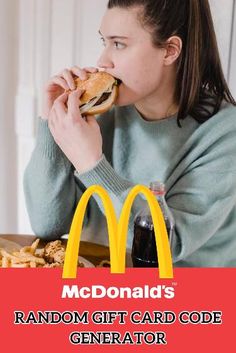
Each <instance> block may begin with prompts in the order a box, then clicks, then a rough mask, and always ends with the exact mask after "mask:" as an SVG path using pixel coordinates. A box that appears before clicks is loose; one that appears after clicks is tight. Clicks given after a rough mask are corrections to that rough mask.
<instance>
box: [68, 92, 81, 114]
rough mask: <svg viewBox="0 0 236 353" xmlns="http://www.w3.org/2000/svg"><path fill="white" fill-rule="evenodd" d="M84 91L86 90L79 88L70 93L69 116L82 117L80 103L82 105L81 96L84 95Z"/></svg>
mask: <svg viewBox="0 0 236 353" xmlns="http://www.w3.org/2000/svg"><path fill="white" fill-rule="evenodd" d="M83 92H84V90H81V89H77V90H76V91H73V92H71V93H70V95H69V97H68V102H67V106H68V115H69V116H71V117H80V118H81V113H80V109H79V105H80V97H81V96H82V94H83Z"/></svg>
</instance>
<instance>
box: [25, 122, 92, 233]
mask: <svg viewBox="0 0 236 353" xmlns="http://www.w3.org/2000/svg"><path fill="white" fill-rule="evenodd" d="M83 188H84V187H83V185H81V184H80V182H79V181H78V179H76V178H75V176H74V167H73V166H72V164H71V163H70V162H69V160H68V159H67V158H66V156H65V155H64V154H63V152H62V151H61V149H60V148H59V147H58V146H57V144H56V143H55V142H54V139H53V137H52V135H51V133H50V130H49V128H48V125H47V121H43V120H42V119H39V125H38V133H37V140H36V146H35V149H34V151H33V154H32V156H31V159H30V162H29V164H28V166H27V168H26V170H25V173H24V193H25V200H26V206H27V211H28V214H29V218H30V222H31V226H32V229H33V231H34V232H35V234H37V236H39V237H41V238H45V239H56V238H58V237H60V236H62V235H63V234H65V233H68V232H69V229H70V225H71V222H72V218H73V215H74V211H75V208H76V205H77V202H78V200H79V198H80V196H81V194H82V192H83V191H84V190H83ZM87 212H88V211H87ZM86 222H87V215H86V217H85V223H86Z"/></svg>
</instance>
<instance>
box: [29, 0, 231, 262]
mask: <svg viewBox="0 0 236 353" xmlns="http://www.w3.org/2000/svg"><path fill="white" fill-rule="evenodd" d="M100 34H101V37H102V42H103V44H104V50H103V52H102V54H101V56H100V58H99V60H98V67H99V68H102V69H103V70H105V71H106V72H108V73H110V74H112V75H113V76H115V77H117V78H119V79H120V80H121V81H122V84H121V86H120V90H119V97H118V100H117V102H116V107H115V108H114V109H112V110H111V111H109V112H108V113H105V114H103V115H101V116H99V117H98V119H97V121H96V120H95V119H94V118H93V117H87V119H85V120H84V119H82V117H81V114H80V111H79V108H78V99H79V97H80V96H81V94H82V93H83V92H81V91H79V90H75V86H74V82H73V76H74V75H77V76H79V77H80V78H82V79H83V78H86V72H92V71H96V69H95V68H87V69H84V70H82V69H80V68H78V67H74V68H72V69H71V70H63V71H62V72H61V74H59V75H58V76H55V77H53V78H52V79H51V80H50V81H49V83H48V85H47V87H46V90H45V104H44V113H43V119H41V120H40V122H39V131H38V138H37V144H36V147H35V150H34V152H33V155H32V158H31V161H30V163H29V165H28V167H27V170H26V173H25V182H24V185H25V195H26V201H27V205H28V211H29V215H30V219H31V223H32V227H33V229H34V231H35V233H36V234H37V235H39V236H41V237H44V238H46V237H47V238H56V237H59V236H61V235H62V234H63V233H68V231H69V227H70V224H71V221H72V217H73V214H74V211H75V208H76V205H77V203H78V201H79V199H80V196H81V194H82V193H83V191H84V190H85V189H86V188H87V187H89V186H90V185H93V184H100V185H102V186H103V187H104V188H106V189H107V191H108V192H109V194H110V196H111V197H112V199H113V204H114V206H115V208H116V211H117V215H118V214H119V212H120V210H121V207H122V204H123V201H124V199H125V197H126V196H127V194H128V192H129V190H130V189H131V188H132V187H133V186H134V185H135V184H139V183H141V184H146V185H149V183H150V182H151V181H155V180H161V181H163V182H164V183H165V185H166V189H167V194H166V200H167V203H168V205H169V208H170V209H171V211H172V213H173V215H174V218H175V223H176V229H175V233H174V236H173V254H172V256H173V261H174V263H175V266H179V267H181V266H197V267H201V266H203V267H214V266H222V267H224V266H226V267H231V266H236V237H235V231H236V165H235V157H236V138H235V136H236V116H235V115H236V108H235V107H234V106H235V105H236V103H235V101H234V99H233V97H232V96H231V93H230V91H229V88H228V86H227V84H226V81H225V79H224V76H223V73H222V68H221V64H220V59H219V53H218V49H217V44H216V38H215V33H214V28H213V23H212V18H211V13H210V9H209V4H208V1H207V0H200V1H199V0H191V1H188V0H186V1H183V0H178V1H171V0H165V1H164V0H130V1H122V0H110V1H109V2H108V9H107V11H106V13H105V15H104V17H103V19H102V23H101V27H100ZM68 89H71V90H73V92H72V93H71V94H68V93H67V92H66V93H65V90H68ZM67 106H68V109H67ZM144 202H145V201H144V200H142V199H141V198H138V200H137V202H136V204H135V206H134V209H133V214H132V216H131V219H130V232H129V245H131V242H132V224H133V221H134V215H135V212H136V211H137V209H138V208H139V207H142V205H143V203H144ZM85 228H86V229H88V230H89V232H88V233H89V234H90V238H88V235H85V237H86V239H87V240H93V241H95V242H102V243H106V242H107V236H106V221H105V217H104V216H103V209H102V205H101V203H100V201H99V200H97V199H96V200H95V198H94V199H93V200H91V202H90V207H89V209H88V211H87V217H86V227H85Z"/></svg>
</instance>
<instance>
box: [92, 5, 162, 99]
mask: <svg viewBox="0 0 236 353" xmlns="http://www.w3.org/2000/svg"><path fill="white" fill-rule="evenodd" d="M137 14H138V8H132V9H128V10H127V9H121V8H118V7H115V8H112V9H109V10H107V11H106V13H105V15H104V17H103V19H102V23H101V27H100V34H101V37H102V42H103V44H104V50H103V52H102V54H101V56H100V58H99V60H98V66H99V67H100V68H104V69H105V71H106V72H108V73H110V74H111V75H113V76H115V77H117V78H119V79H120V80H121V81H122V84H121V86H120V89H119V97H118V100H117V102H116V104H117V105H128V104H134V103H137V102H142V101H143V100H146V99H148V98H151V97H152V96H156V95H157V92H158V90H159V89H160V86H161V82H162V78H163V74H164V62H163V60H164V56H165V50H164V49H160V48H155V47H154V46H153V45H152V42H151V34H150V32H148V30H146V29H144V28H143V27H142V26H141V24H140V22H139V21H138V18H137Z"/></svg>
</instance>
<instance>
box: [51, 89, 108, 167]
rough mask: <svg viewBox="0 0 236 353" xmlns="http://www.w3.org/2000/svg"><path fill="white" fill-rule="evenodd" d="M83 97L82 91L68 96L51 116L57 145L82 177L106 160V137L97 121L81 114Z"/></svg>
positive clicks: (75, 91)
mask: <svg viewBox="0 0 236 353" xmlns="http://www.w3.org/2000/svg"><path fill="white" fill-rule="evenodd" d="M82 94H83V91H81V90H79V89H77V90H74V91H72V92H70V93H69V92H64V93H63V94H61V95H60V96H59V97H58V98H56V100H55V101H54V103H53V105H52V108H51V110H50V113H49V116H48V126H49V129H50V131H51V133H52V135H53V137H54V140H55V142H56V143H57V144H58V146H59V147H60V148H61V150H62V151H63V152H64V154H65V155H66V156H67V158H68V159H69V160H70V161H71V163H72V164H73V165H74V167H75V169H76V170H77V171H78V172H80V173H82V172H85V171H87V170H89V169H91V168H93V167H94V166H95V165H96V163H97V162H98V161H99V159H100V158H101V156H102V136H101V132H100V127H99V125H98V123H97V121H96V119H95V118H94V117H93V116H87V117H86V118H85V119H84V118H82V116H81V114H80V110H79V98H80V96H81V95H82Z"/></svg>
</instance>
